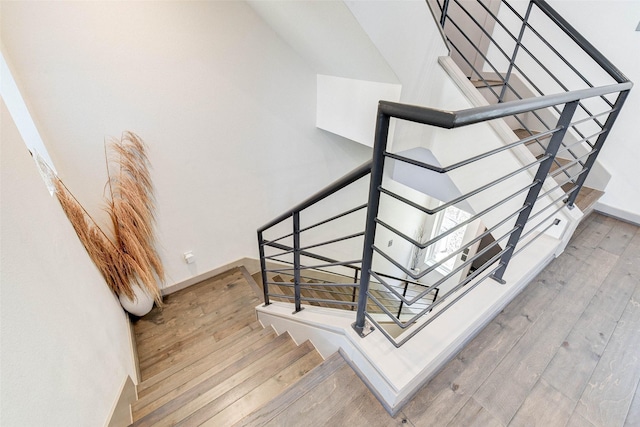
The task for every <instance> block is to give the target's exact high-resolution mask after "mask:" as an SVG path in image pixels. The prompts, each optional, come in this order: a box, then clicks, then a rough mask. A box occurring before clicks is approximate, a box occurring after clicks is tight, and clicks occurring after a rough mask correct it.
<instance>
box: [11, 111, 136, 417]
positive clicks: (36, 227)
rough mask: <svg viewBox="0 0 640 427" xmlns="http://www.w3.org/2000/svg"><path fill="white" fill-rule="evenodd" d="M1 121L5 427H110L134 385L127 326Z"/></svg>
mask: <svg viewBox="0 0 640 427" xmlns="http://www.w3.org/2000/svg"><path fill="white" fill-rule="evenodd" d="M0 114H1V116H0V119H1V121H2V133H1V135H0V141H1V143H2V147H1V148H2V157H1V158H0V162H1V164H0V180H1V181H2V193H1V195H0V210H1V214H0V234H1V237H0V242H1V246H0V254H1V262H2V267H1V268H0V286H1V294H2V299H1V300H0V328H1V330H0V336H1V337H2V346H1V349H0V351H1V354H0V358H1V359H2V371H1V373H0V378H1V379H0V382H1V383H2V389H1V391H0V402H1V407H0V412H1V413H2V425H6V426H38V425H40V426H44V425H47V426H101V425H105V422H106V421H107V419H108V417H109V415H110V411H111V409H112V405H113V404H114V403H115V401H116V399H117V397H118V394H119V392H120V387H121V386H122V384H123V383H124V380H125V379H126V378H127V376H131V377H132V378H135V367H134V363H133V360H132V349H131V346H130V341H129V325H128V320H127V317H126V315H125V313H124V311H123V310H122V308H121V307H120V303H119V302H118V300H117V299H116V298H115V297H114V296H113V294H112V293H111V291H109V289H108V288H107V286H106V284H105V283H104V280H103V278H102V276H101V275H100V273H99V272H98V270H97V269H96V268H95V266H94V265H93V264H92V263H91V261H90V259H89V257H88V255H87V252H86V251H85V249H84V247H83V246H82V244H81V243H80V241H79V240H78V238H77V236H76V234H75V232H74V230H73V228H72V227H71V224H70V223H69V221H68V220H67V218H66V216H65V215H64V212H63V211H62V208H61V207H60V205H59V203H58V201H57V199H56V198H55V197H51V196H50V195H49V193H48V191H47V188H46V186H45V184H44V183H43V181H42V179H41V178H40V176H39V174H38V171H37V169H36V165H35V163H34V162H33V160H32V159H31V157H30V155H29V152H28V151H27V148H26V146H25V144H24V141H23V140H22V138H21V137H20V134H19V133H18V130H17V128H16V126H15V124H14V123H13V120H12V118H11V116H10V114H9V112H8V110H7V108H6V106H5V104H4V102H3V101H1V100H0Z"/></svg>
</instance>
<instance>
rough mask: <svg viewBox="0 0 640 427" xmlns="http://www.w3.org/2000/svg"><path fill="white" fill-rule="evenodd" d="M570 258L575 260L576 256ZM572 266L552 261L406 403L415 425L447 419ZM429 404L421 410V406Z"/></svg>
mask: <svg viewBox="0 0 640 427" xmlns="http://www.w3.org/2000/svg"><path fill="white" fill-rule="evenodd" d="M569 261H573V262H575V263H577V262H578V260H577V259H575V258H570V259H569ZM574 271H575V269H574V266H573V263H571V262H562V263H559V262H556V261H554V262H553V263H552V264H551V265H550V266H549V269H548V270H545V271H543V272H542V273H541V274H539V275H538V277H536V279H535V280H534V281H533V283H531V284H529V287H528V288H527V291H526V292H523V293H521V294H520V295H518V296H517V297H516V298H515V299H514V300H513V301H512V302H511V304H509V305H508V306H507V307H506V308H505V309H504V310H503V311H502V313H500V314H499V315H498V316H497V317H496V318H495V319H494V320H493V321H492V322H491V323H490V324H489V325H488V326H487V327H486V328H485V329H484V330H482V331H481V332H480V333H479V334H478V336H477V337H476V338H474V339H473V340H472V341H471V342H470V343H469V344H468V345H467V346H466V347H465V348H464V349H463V350H462V351H461V352H460V353H459V354H458V355H457V356H456V357H455V358H454V359H453V360H452V361H450V362H449V363H448V364H447V365H446V366H445V367H444V368H443V370H442V371H441V372H440V373H439V374H438V375H436V376H435V377H434V379H432V380H431V381H430V382H429V384H428V385H427V386H426V387H423V388H422V389H421V390H420V391H419V392H418V393H417V394H416V396H415V397H414V399H413V400H412V401H411V402H409V403H408V404H407V406H406V407H405V408H404V412H405V413H406V414H407V417H408V418H409V419H410V420H411V421H412V422H413V423H414V424H416V425H429V424H430V423H432V424H433V425H446V424H447V423H449V422H450V421H451V419H452V418H453V417H454V416H455V415H456V413H457V412H458V411H459V410H460V409H461V408H462V407H463V406H464V405H465V403H466V402H467V400H468V399H469V398H470V397H471V396H472V395H473V393H475V392H476V390H477V389H478V388H479V387H480V386H481V385H482V384H483V383H484V381H485V380H486V379H487V378H488V377H489V375H490V374H491V372H492V371H493V370H494V369H495V368H496V366H497V365H498V364H499V363H500V361H501V360H502V359H503V358H504V357H505V355H506V354H507V353H508V352H509V350H510V349H511V348H513V346H514V345H515V344H516V343H517V342H518V340H519V339H520V337H521V336H522V335H524V333H525V332H526V331H527V330H528V329H529V328H530V327H531V325H532V324H533V323H534V322H535V321H536V320H537V319H538V317H539V316H540V314H541V313H542V312H543V311H544V307H546V306H547V305H548V304H549V303H550V302H551V301H552V300H553V299H554V298H555V297H556V296H557V294H558V292H559V291H560V289H561V288H562V287H561V286H560V285H559V282H563V281H565V280H568V278H569V277H570V276H571V274H573V272H574ZM427 407H428V408H429V411H425V410H424V408H427Z"/></svg>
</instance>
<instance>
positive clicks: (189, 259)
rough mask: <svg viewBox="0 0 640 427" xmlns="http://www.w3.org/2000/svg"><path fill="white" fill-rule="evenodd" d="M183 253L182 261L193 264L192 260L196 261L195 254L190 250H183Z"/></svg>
mask: <svg viewBox="0 0 640 427" xmlns="http://www.w3.org/2000/svg"><path fill="white" fill-rule="evenodd" d="M183 255H184V262H186V263H187V264H193V263H194V262H196V257H195V255H193V252H191V251H189V252H185V253H184V254H183Z"/></svg>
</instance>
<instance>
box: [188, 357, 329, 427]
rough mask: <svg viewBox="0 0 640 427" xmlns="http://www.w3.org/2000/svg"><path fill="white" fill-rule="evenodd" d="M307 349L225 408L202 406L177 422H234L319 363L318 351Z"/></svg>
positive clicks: (231, 423)
mask: <svg viewBox="0 0 640 427" xmlns="http://www.w3.org/2000/svg"><path fill="white" fill-rule="evenodd" d="M309 349H310V351H309V352H308V353H307V354H305V355H304V356H302V357H300V358H299V359H298V360H296V361H295V362H293V363H291V364H290V365H288V366H286V367H285V368H284V369H282V370H281V371H280V372H278V373H277V374H276V375H274V376H272V377H271V378H269V379H267V380H266V381H265V382H263V383H262V384H260V385H258V386H257V387H255V388H253V389H252V390H250V391H248V392H247V393H246V394H244V395H241V397H240V398H238V399H237V400H236V401H235V402H233V403H232V404H230V405H229V406H227V407H226V408H224V409H222V410H219V409H218V408H214V407H212V408H210V407H209V406H206V407H204V408H202V409H201V410H199V411H197V412H195V413H194V414H193V415H191V416H190V417H189V418H187V419H185V420H184V422H183V423H181V424H183V425H185V426H188V425H202V426H213V427H217V426H230V425H233V424H235V423H236V422H238V421H240V420H241V419H242V418H244V417H245V416H247V415H249V414H250V413H251V412H253V411H255V410H257V409H259V408H260V407H261V406H264V405H265V404H267V403H268V402H269V400H270V399H271V398H272V397H273V396H277V395H278V394H280V393H281V392H282V391H283V390H285V389H286V388H287V387H289V386H291V385H292V384H293V383H294V382H296V381H297V380H299V379H300V378H302V377H303V376H304V375H305V374H306V373H307V372H309V371H311V370H312V369H313V368H315V367H316V366H318V365H319V364H320V362H321V361H322V357H321V356H320V354H319V353H318V352H317V351H315V350H313V347H312V346H311V345H310V346H309ZM238 394H240V393H238Z"/></svg>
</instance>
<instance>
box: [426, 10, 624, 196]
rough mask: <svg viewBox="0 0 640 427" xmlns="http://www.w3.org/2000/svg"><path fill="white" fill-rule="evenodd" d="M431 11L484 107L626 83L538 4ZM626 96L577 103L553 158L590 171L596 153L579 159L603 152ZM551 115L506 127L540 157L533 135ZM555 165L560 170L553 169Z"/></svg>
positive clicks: (518, 119) (552, 110)
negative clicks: (524, 137) (530, 141)
mask: <svg viewBox="0 0 640 427" xmlns="http://www.w3.org/2000/svg"><path fill="white" fill-rule="evenodd" d="M436 4H437V7H438V9H439V13H440V19H439V21H440V23H441V25H442V26H443V29H444V32H445V35H446V38H447V41H448V42H449V44H450V46H451V50H452V57H453V58H454V60H455V61H456V62H457V63H458V65H459V66H460V67H461V69H463V71H464V72H465V73H466V74H467V76H468V77H469V78H470V79H471V80H472V81H476V82H478V84H477V85H476V86H477V87H479V88H480V90H481V92H482V93H483V94H484V96H485V98H486V99H487V100H488V101H489V102H490V103H502V102H505V101H508V100H514V99H525V98H532V97H537V96H544V95H546V94H550V93H556V92H560V91H562V92H571V91H575V90H579V89H585V88H594V87H601V86H606V85H611V84H616V83H628V82H629V80H628V79H627V78H626V77H625V76H624V74H622V72H620V70H618V69H617V68H616V67H615V66H614V65H613V64H612V63H611V62H610V61H609V60H607V59H606V58H605V57H604V55H602V54H601V53H600V52H599V51H598V50H597V49H596V48H595V47H594V46H593V45H591V44H590V43H589V42H588V41H587V40H586V39H585V38H584V37H583V36H582V35H581V34H580V33H578V32H577V31H576V30H575V28H573V27H572V26H571V25H570V24H569V23H568V22H567V21H566V20H565V19H564V18H563V17H562V16H560V14H558V13H557V12H556V11H555V10H554V9H553V8H552V7H551V6H550V5H549V4H548V3H547V2H546V1H544V0H531V1H529V2H511V1H508V0H500V1H499V2H487V1H483V0H469V1H461V0H437V1H436ZM474 35H475V37H474ZM478 35H479V36H478ZM551 40H552V41H551ZM626 93H627V89H620V90H618V91H614V92H610V93H608V94H601V95H600V96H598V97H589V98H588V99H584V100H580V101H579V102H578V111H577V112H576V117H577V118H578V120H575V121H574V122H573V123H572V124H571V126H570V131H569V133H568V136H567V138H565V139H566V141H565V142H563V145H565V146H566V147H565V149H563V150H562V151H561V152H560V153H559V157H560V158H567V159H569V160H573V159H580V160H579V161H578V164H577V167H580V168H584V169H590V168H591V167H592V166H593V163H595V160H596V157H597V153H598V152H597V151H595V152H593V155H592V156H589V157H588V158H586V159H584V158H583V156H582V154H583V153H584V152H590V151H591V148H594V147H601V146H602V145H603V144H604V141H605V139H606V137H607V134H608V132H609V130H610V129H611V126H612V125H613V122H614V121H615V118H616V116H617V114H618V111H619V110H620V108H621V107H622V104H623V103H624V101H625V98H626ZM559 115H560V110H559V107H558V105H552V106H550V107H549V108H548V109H547V110H546V111H532V112H529V113H526V114H520V115H516V116H513V117H512V118H511V119H510V126H511V127H512V129H516V128H519V129H522V130H523V131H524V132H526V133H528V134H529V135H531V136H532V137H534V140H535V144H536V145H537V148H534V147H533V146H530V148H531V149H532V151H533V152H534V153H540V152H541V151H544V150H545V149H546V144H547V143H548V141H547V142H545V141H543V140H541V139H540V138H537V134H538V132H540V131H544V130H548V129H550V128H551V126H552V125H553V123H554V122H555V121H556V120H557V118H558V117H559ZM573 142H579V143H578V144H575V143H573ZM556 164H557V166H561V162H560V161H556ZM562 173H563V174H564V175H565V176H567V177H568V176H570V174H569V173H568V172H565V171H563V172H562ZM585 179H586V174H585V175H580V176H579V177H578V178H577V181H575V183H576V184H577V186H578V189H577V191H575V192H573V193H572V194H571V195H570V197H569V199H568V204H569V206H573V203H574V202H575V199H576V197H577V196H578V193H579V191H580V189H581V188H582V186H583V185H584V180H585Z"/></svg>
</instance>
